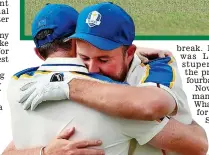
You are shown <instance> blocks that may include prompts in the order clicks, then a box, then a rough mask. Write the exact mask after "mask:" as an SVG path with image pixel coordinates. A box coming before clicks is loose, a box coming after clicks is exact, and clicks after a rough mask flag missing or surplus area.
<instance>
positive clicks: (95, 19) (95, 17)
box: [86, 11, 102, 27]
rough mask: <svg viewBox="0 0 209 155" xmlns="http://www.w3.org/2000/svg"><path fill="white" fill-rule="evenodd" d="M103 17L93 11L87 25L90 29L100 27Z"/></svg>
mask: <svg viewBox="0 0 209 155" xmlns="http://www.w3.org/2000/svg"><path fill="white" fill-rule="evenodd" d="M101 18H102V15H101V14H100V13H99V12H97V11H92V12H90V13H89V15H88V17H87V19H86V23H87V24H88V25H89V27H94V26H96V25H97V26H98V25H100V23H101Z"/></svg>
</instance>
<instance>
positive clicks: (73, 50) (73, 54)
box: [70, 39, 77, 57]
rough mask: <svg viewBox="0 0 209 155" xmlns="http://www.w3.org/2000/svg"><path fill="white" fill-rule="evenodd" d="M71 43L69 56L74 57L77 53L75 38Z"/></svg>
mask: <svg viewBox="0 0 209 155" xmlns="http://www.w3.org/2000/svg"><path fill="white" fill-rule="evenodd" d="M71 44H72V48H71V54H70V55H72V56H71V57H76V56H77V54H76V40H75V39H72V40H71Z"/></svg>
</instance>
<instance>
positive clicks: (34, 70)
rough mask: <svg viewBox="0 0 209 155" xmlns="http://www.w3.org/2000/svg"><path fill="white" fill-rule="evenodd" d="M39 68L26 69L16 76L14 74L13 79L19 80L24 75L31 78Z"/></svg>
mask: <svg viewBox="0 0 209 155" xmlns="http://www.w3.org/2000/svg"><path fill="white" fill-rule="evenodd" d="M38 68H39V67H31V68H27V69H24V70H22V71H19V72H17V73H16V74H14V75H13V77H14V78H16V79H18V78H19V77H20V76H21V75H23V74H27V75H29V76H33V75H34V73H35V72H36V71H37V69H38Z"/></svg>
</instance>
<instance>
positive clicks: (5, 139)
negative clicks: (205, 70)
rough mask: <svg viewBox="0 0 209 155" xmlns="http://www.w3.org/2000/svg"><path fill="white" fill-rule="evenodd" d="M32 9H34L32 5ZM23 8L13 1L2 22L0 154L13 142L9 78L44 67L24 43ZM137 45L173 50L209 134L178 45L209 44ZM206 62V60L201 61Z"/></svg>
mask: <svg viewBox="0 0 209 155" xmlns="http://www.w3.org/2000/svg"><path fill="white" fill-rule="evenodd" d="M31 7H32V6H31ZM19 12H20V5H19V0H10V20H9V23H5V24H2V23H0V27H1V29H0V33H4V32H9V33H10V36H9V43H10V52H9V60H10V62H9V63H7V64H6V63H4V64H3V63H0V73H2V72H3V73H6V76H5V80H4V81H3V82H2V85H1V89H2V91H1V92H0V105H2V106H3V111H0V153H1V152H2V151H3V150H4V148H5V147H6V146H7V144H8V143H9V142H10V141H11V140H12V135H11V126H10V110H9V105H8V103H7V99H6V90H7V84H8V79H9V78H10V77H11V76H12V75H13V74H14V73H16V72H17V71H19V70H22V69H24V68H28V67H33V66H38V65H40V64H41V62H42V61H41V60H39V59H38V57H37V56H36V55H35V53H34V51H33V47H34V44H33V42H32V41H20V40H19V38H20V34H19V30H20V26H19V25H20V17H19ZM135 44H137V45H138V46H142V47H151V48H157V49H166V50H169V51H172V52H173V54H174V56H175V58H176V60H177V62H178V64H179V70H180V72H181V76H182V80H183V84H184V85H183V87H184V90H185V92H186V94H187V95H188V101H189V103H190V108H191V111H192V113H193V118H194V119H195V120H196V121H197V122H198V123H199V124H200V125H202V126H203V127H204V128H205V130H206V132H207V134H208V135H209V124H205V123H204V122H205V118H204V117H203V116H196V108H195V105H194V103H193V102H192V100H191V94H192V93H193V91H194V88H192V85H191V84H186V78H185V75H184V72H183V69H182V68H181V62H182V61H181V58H180V53H179V52H177V51H176V45H177V44H178V45H188V46H189V45H196V44H197V45H200V46H202V47H204V48H205V49H206V48H207V45H208V44H209V41H136V42H135ZM199 61H202V60H199Z"/></svg>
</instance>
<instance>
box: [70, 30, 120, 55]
mask: <svg viewBox="0 0 209 155" xmlns="http://www.w3.org/2000/svg"><path fill="white" fill-rule="evenodd" d="M69 39H81V40H84V41H86V42H88V43H90V44H92V45H93V46H95V47H97V48H99V49H101V50H104V51H109V50H113V49H116V48H118V47H120V46H121V44H120V43H117V42H114V41H111V40H109V39H105V38H101V37H98V36H94V35H91V34H86V33H75V34H73V35H72V36H70V37H69Z"/></svg>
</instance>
